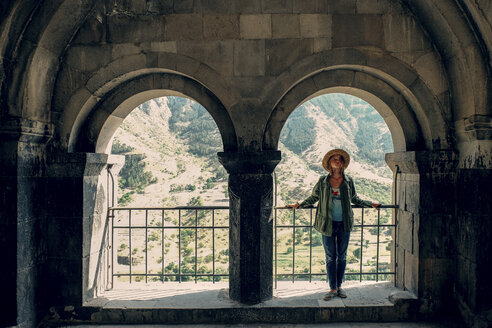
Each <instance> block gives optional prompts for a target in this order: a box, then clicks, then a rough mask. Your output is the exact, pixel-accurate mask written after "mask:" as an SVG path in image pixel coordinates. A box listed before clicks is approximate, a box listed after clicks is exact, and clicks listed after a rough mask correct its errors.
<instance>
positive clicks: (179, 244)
mask: <svg viewBox="0 0 492 328" xmlns="http://www.w3.org/2000/svg"><path fill="white" fill-rule="evenodd" d="M178 274H179V282H181V210H178Z"/></svg>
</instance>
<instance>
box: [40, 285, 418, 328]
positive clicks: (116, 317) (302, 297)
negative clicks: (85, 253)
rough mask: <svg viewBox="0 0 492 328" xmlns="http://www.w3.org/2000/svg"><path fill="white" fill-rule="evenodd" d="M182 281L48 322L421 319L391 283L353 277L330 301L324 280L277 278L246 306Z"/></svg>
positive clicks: (409, 297)
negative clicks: (270, 291)
mask: <svg viewBox="0 0 492 328" xmlns="http://www.w3.org/2000/svg"><path fill="white" fill-rule="evenodd" d="M170 284H172V283H168V285H170ZM183 284H184V285H185V286H184V287H181V288H173V287H168V288H166V289H162V287H161V289H156V287H153V288H146V289H136V290H128V289H124V290H122V289H120V290H113V291H108V292H107V293H105V294H104V295H102V296H101V297H99V298H97V299H94V300H93V301H90V302H88V303H87V304H86V305H85V306H84V307H81V308H77V307H71V306H66V307H59V308H51V313H50V315H49V317H48V318H46V320H45V325H47V326H50V325H59V324H63V323H65V324H67V323H70V324H75V323H91V324H120V323H125V324H157V323H160V324H163V323H165V324H191V323H194V324H197V323H254V322H265V323H322V322H341V321H365V322H380V321H407V320H416V319H418V318H417V317H418V315H417V312H416V309H418V304H417V303H418V300H417V298H416V297H415V295H413V294H412V293H410V292H408V291H402V290H400V289H398V288H396V287H394V286H393V283H391V282H379V283H376V282H363V283H359V282H350V281H349V282H347V283H346V286H345V291H346V293H347V295H348V298H346V299H340V298H335V299H333V300H331V301H323V300H322V297H323V295H324V294H325V293H326V291H327V286H326V283H325V282H314V283H310V284H309V283H296V284H294V285H293V284H292V283H291V282H279V284H278V285H279V288H278V289H276V290H275V295H274V298H273V299H271V300H269V301H265V302H262V303H259V304H255V305H244V304H241V303H238V302H235V301H233V300H231V299H229V297H228V290H227V288H225V287H226V286H227V284H224V283H216V284H215V285H212V284H209V286H212V287H211V288H214V289H206V288H207V287H205V288H201V289H200V288H198V289H190V288H189V287H188V288H187V287H186V284H187V283H182V284H181V285H183ZM193 285H194V284H193ZM200 285H203V284H202V283H201V284H198V286H200ZM164 286H166V284H164ZM178 286H179V285H178ZM214 286H215V287H214ZM306 286H308V287H306ZM415 305H417V306H415Z"/></svg>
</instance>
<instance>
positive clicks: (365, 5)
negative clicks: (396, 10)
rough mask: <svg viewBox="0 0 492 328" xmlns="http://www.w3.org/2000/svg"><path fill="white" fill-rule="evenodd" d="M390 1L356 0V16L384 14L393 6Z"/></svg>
mask: <svg viewBox="0 0 492 328" xmlns="http://www.w3.org/2000/svg"><path fill="white" fill-rule="evenodd" d="M393 2H395V1H392V0H357V3H356V8H357V13H358V14H385V13H387V12H389V11H390V10H391V8H392V5H393Z"/></svg>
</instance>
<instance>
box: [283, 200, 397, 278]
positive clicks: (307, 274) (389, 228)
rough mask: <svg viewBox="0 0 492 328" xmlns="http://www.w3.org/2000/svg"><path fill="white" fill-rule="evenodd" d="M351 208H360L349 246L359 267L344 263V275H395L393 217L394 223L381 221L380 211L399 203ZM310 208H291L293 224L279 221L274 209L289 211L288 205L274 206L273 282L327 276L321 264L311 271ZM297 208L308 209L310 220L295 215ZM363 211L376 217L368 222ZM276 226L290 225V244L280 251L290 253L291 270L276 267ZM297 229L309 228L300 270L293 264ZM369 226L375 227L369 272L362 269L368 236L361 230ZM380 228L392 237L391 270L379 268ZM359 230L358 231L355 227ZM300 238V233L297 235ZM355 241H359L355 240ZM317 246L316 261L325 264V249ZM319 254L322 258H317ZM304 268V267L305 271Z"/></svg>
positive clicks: (348, 276) (311, 216) (311, 223)
mask: <svg viewBox="0 0 492 328" xmlns="http://www.w3.org/2000/svg"><path fill="white" fill-rule="evenodd" d="M352 208H354V209H360V210H361V215H360V220H359V217H356V218H355V224H354V226H353V230H352V233H351V246H352V247H350V246H349V251H350V250H354V248H355V250H358V259H357V261H356V262H357V263H358V266H359V270H358V271H356V272H354V271H353V270H352V268H350V265H348V266H347V269H348V270H346V273H345V276H346V279H349V280H353V279H352V276H358V277H359V281H362V280H363V277H365V278H373V277H374V278H375V279H368V280H376V281H379V280H380V276H383V277H388V276H394V275H395V271H396V270H395V269H396V243H394V241H393V240H394V237H393V236H394V232H395V231H396V220H395V221H394V223H386V222H385V223H382V222H381V211H384V210H386V209H396V208H398V206H396V205H382V206H381V207H380V210H379V211H378V210H375V209H370V208H362V207H360V206H354V205H353V206H352ZM313 209H315V207H312V206H311V207H308V208H306V209H297V210H293V211H292V214H291V216H292V220H291V221H292V224H282V223H279V222H278V217H279V216H278V213H277V211H278V210H288V211H291V209H290V208H287V207H276V208H275V213H274V234H275V236H274V262H275V265H274V277H275V286H276V285H277V281H278V280H279V278H289V279H290V280H292V282H295V280H296V277H297V278H303V279H307V280H309V282H311V281H312V279H313V277H326V269H325V268H323V269H321V270H318V272H313V270H312V268H313V258H314V256H313ZM299 211H309V216H308V217H309V219H308V220H309V222H306V221H307V220H306V218H304V220H302V219H298V218H297V215H296V214H297V213H298V212H299ZM366 211H373V212H375V213H377V219H376V220H375V221H373V222H370V223H366V222H365V215H364V214H365V212H366ZM297 221H301V223H300V224H296V222H297ZM279 229H289V230H290V229H292V233H291V234H290V235H289V236H292V238H290V239H289V240H291V244H290V246H289V249H288V251H287V252H283V254H282V253H281V254H282V255H283V257H284V258H285V257H286V256H285V253H287V255H289V254H291V263H292V264H291V267H292V271H291V272H289V273H285V272H284V273H279V272H278V271H279V270H278V269H279V265H278V263H279V251H278V245H279V238H278V230H279ZM298 229H305V230H308V231H309V233H308V234H309V243H308V245H307V248H308V250H309V251H308V254H309V255H308V261H309V266H308V267H307V268H306V267H304V268H303V271H301V272H296V270H295V268H296V246H298V244H299V242H298V240H296V236H297V233H296V231H297V230H298ZM372 229H375V230H376V231H375V235H376V236H375V238H376V242H375V247H376V256H375V259H376V261H375V267H374V266H372V267H373V269H374V270H372V271H369V272H365V271H364V248H365V247H366V246H367V244H366V242H365V241H367V242H368V241H369V240H368V239H364V232H365V230H372ZM382 229H386V235H387V236H389V235H391V236H392V238H391V239H390V244H389V245H390V247H391V245H392V246H393V249H392V250H391V251H390V253H391V252H392V253H393V254H392V255H390V256H391V257H392V258H393V261H392V263H391V262H390V263H388V262H386V263H387V264H388V266H391V265H392V264H393V268H394V269H393V270H385V271H381V270H380V247H381V242H380V237H381V230H382ZM358 230H360V232H359V231H358ZM357 232H359V233H360V239H356V238H355V236H357ZM316 234H318V235H319V233H318V232H316ZM297 238H299V237H297ZM354 240H355V243H354ZM357 241H359V242H358V243H357ZM354 244H355V246H356V247H353V245H354ZM304 248H306V245H304ZM316 248H318V251H319V252H318V253H320V252H321V253H322V255H321V256H318V261H319V263H320V264H321V265H325V255H324V250H323V246H322V245H320V244H318V245H317V246H316ZM320 257H321V259H320ZM301 258H302V257H301ZM306 270H307V271H306Z"/></svg>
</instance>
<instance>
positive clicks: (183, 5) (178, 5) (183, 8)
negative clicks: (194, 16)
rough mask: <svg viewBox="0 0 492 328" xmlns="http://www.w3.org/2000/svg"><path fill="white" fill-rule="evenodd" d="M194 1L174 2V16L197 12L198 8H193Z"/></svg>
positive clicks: (181, 0) (182, 0)
mask: <svg viewBox="0 0 492 328" xmlns="http://www.w3.org/2000/svg"><path fill="white" fill-rule="evenodd" d="M194 2H196V1H193V0H179V1H174V4H173V5H174V7H173V10H174V13H176V14H189V13H193V12H198V10H197V9H198V8H197V7H195V3H194Z"/></svg>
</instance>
